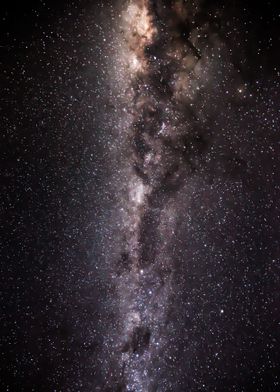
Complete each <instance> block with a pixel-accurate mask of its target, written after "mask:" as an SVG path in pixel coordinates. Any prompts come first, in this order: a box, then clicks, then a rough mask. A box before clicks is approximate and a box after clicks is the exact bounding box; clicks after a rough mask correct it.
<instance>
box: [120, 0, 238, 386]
mask: <svg viewBox="0 0 280 392" xmlns="http://www.w3.org/2000/svg"><path fill="white" fill-rule="evenodd" d="M122 6H123V10H122V12H121V15H120V19H121V20H120V29H121V33H120V38H119V39H118V48H119V50H118V51H117V53H116V58H115V61H116V62H117V63H118V65H119V67H120V68H117V69H115V72H114V73H113V75H114V76H113V77H115V78H116V79H118V80H119V86H121V88H123V89H124V91H125V95H124V96H123V108H122V109H123V114H122V122H121V123H120V125H119V128H118V131H119V133H120V134H123V135H124V136H122V137H124V140H125V144H126V148H127V151H126V160H127V162H128V163H127V167H126V172H125V170H124V173H126V174H125V176H124V178H125V180H124V184H125V185H126V189H124V191H123V193H122V194H121V200H122V201H121V202H120V210H121V211H122V218H121V219H120V224H119V231H120V233H121V235H122V236H123V249H122V250H121V253H120V256H119V258H118V261H117V263H116V271H117V272H116V274H115V276H114V273H113V279H114V280H115V281H116V291H117V295H118V302H119V303H118V305H117V308H118V317H119V322H118V324H119V326H118V332H117V335H118V337H115V339H114V345H115V351H116V358H115V361H116V362H117V363H118V366H120V369H121V370H120V381H119V382H120V384H119V385H120V388H121V390H127V391H139V392H142V391H143V392H144V391H156V390H161V391H167V390H171V389H172V385H171V384H170V385H169V384H168V383H166V384H165V385H164V386H161V387H157V385H158V382H159V380H158V379H159V377H160V374H163V372H164V371H165V366H166V365H165V358H164V357H165V355H166V353H167V352H168V346H169V345H170V343H171V342H170V340H171V338H170V336H168V333H167V331H166V330H167V324H168V317H169V311H170V309H169V308H170V303H171V301H172V299H174V295H175V294H174V292H176V283H175V282H174V280H173V272H172V271H173V270H174V268H175V265H174V260H173V259H174V257H173V256H172V246H173V243H174V241H173V240H172V237H174V233H175V228H176V222H175V220H176V214H178V213H179V211H180V207H179V205H178V204H176V203H178V198H176V194H178V193H179V191H180V189H181V188H182V187H184V186H185V185H186V184H188V179H190V178H191V177H192V176H193V175H194V174H195V173H196V171H197V170H200V168H199V165H198V162H199V163H200V166H201V160H202V159H205V155H206V154H207V150H208V149H209V144H210V142H209V138H210V137H211V135H210V132H209V120H208V118H207V116H208V113H207V110H209V109H208V108H205V106H206V105H207V100H204V102H203V99H201V94H200V90H201V89H202V90H203V89H204V90H206V91H207V92H208V93H209V90H210V89H211V87H209V85H210V84H211V81H212V79H213V76H214V75H213V74H214V72H216V70H213V69H211V66H212V67H213V64H214V66H215V67H216V60H214V62H212V63H211V58H210V59H209V57H210V56H211V53H210V52H211V50H213V47H212V48H209V42H210V43H211V46H214V52H215V47H216V51H217V52H218V53H219V55H218V56H219V58H221V55H220V53H222V54H223V56H225V57H226V56H227V55H228V54H227V51H226V49H223V43H222V41H221V40H220V38H219V36H218V33H217V30H216V29H215V26H213V24H212V25H210V26H209V20H207V18H205V16H202V15H201V8H200V2H194V3H192V4H190V3H185V2H183V1H177V2H161V1H144V0H143V1H140V0H139V1H136V0H134V1H130V2H127V3H124V4H122ZM212 55H213V53H212ZM218 61H219V60H218ZM221 61H223V60H221ZM122 69H123V73H122ZM227 72H228V73H229V77H231V78H232V81H233V82H234V85H235V88H236V89H237V87H238V86H239V88H241V85H242V84H241V79H240V77H239V76H238V75H237V72H235V71H234V69H233V68H231V67H230V66H228V71H227ZM116 93H117V94H118V96H121V94H122V93H121V92H120V91H116ZM210 94H212V92H211V91H210ZM201 101H202V102H201ZM205 112H206V113H205ZM202 167H203V165H202ZM206 167H207V165H206ZM170 358H171V357H170ZM155 363H156V365H155ZM158 388H160V389H158Z"/></svg>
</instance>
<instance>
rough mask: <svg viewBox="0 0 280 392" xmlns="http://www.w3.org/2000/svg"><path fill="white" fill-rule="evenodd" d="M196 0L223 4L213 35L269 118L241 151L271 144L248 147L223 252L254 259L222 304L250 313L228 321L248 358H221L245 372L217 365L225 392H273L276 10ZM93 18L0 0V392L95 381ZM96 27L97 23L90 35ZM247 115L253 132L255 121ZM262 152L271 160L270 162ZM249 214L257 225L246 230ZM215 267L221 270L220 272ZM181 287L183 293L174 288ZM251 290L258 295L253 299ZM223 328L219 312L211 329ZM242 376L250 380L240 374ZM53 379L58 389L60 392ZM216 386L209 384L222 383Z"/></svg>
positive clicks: (99, 128) (99, 35) (104, 132)
mask: <svg viewBox="0 0 280 392" xmlns="http://www.w3.org/2000/svg"><path fill="white" fill-rule="evenodd" d="M207 7H209V10H211V9H213V7H214V8H215V7H218V8H219V9H221V10H222V11H221V12H222V15H223V17H222V18H221V20H222V24H221V26H220V30H221V34H222V35H224V36H227V39H226V40H227V45H228V46H229V48H230V49H231V53H232V61H233V63H234V65H235V66H236V67H237V68H238V69H240V72H241V74H242V76H243V78H244V80H246V81H247V82H248V84H249V85H250V86H251V88H252V90H253V91H254V92H256V93H257V92H258V89H261V90H262V91H261V96H262V101H263V102H262V103H260V104H258V105H257V106H255V105H252V108H253V109H254V110H255V107H257V108H258V109H259V110H262V114H263V113H264V111H266V112H267V115H266V116H265V117H267V118H268V121H267V125H265V124H264V126H263V127H261V129H262V132H259V134H258V135H257V137H256V139H255V140H253V141H252V149H253V147H255V148H256V150H257V151H259V150H260V149H261V148H262V146H263V147H264V149H266V148H267V150H266V151H269V146H272V145H273V146H274V147H275V151H274V152H273V153H271V155H270V154H269V153H265V157H261V156H256V155H254V154H252V156H251V157H249V158H248V162H249V163H252V169H251V171H250V177H249V176H248V177H246V178H245V179H244V182H245V183H246V187H247V188H246V189H249V190H248V193H247V195H249V196H250V200H249V201H248V200H247V204H246V203H245V209H244V211H243V212H242V213H240V216H241V217H243V218H242V219H243V220H242V221H241V223H239V225H238V224H236V225H235V226H234V225H233V226H232V230H234V237H235V239H236V241H237V242H236V243H235V245H234V246H233V247H232V249H231V251H230V253H231V255H232V254H233V253H234V249H236V248H237V249H239V251H238V252H237V253H238V255H240V254H241V253H242V252H241V251H240V249H247V250H248V249H253V250H252V253H251V254H250V250H248V252H247V253H246V254H247V256H248V255H249V261H248V263H249V264H248V265H250V263H256V264H255V265H256V266H257V267H256V268H254V273H253V275H254V276H252V275H250V274H249V275H248V276H249V278H248V279H249V286H250V284H251V285H253V288H252V289H250V287H249V288H247V291H248V292H247V295H248V297H246V298H249V299H247V300H246V298H245V297H244V291H243V292H242V295H240V298H239V297H238V295H237V297H236V298H235V299H236V301H237V302H238V301H240V304H238V303H237V302H234V304H235V305H234V306H240V307H241V308H242V309H245V310H248V309H249V308H250V306H255V308H253V309H252V310H251V315H252V327H251V328H252V329H251V330H250V329H248V330H247V328H248V326H245V324H242V322H240V328H241V333H240V336H243V337H244V336H245V337H244V339H245V340H244V341H245V343H244V345H245V347H247V348H248V352H249V354H248V355H247V354H244V356H243V357H242V355H243V354H240V355H241V357H238V355H236V357H234V359H233V361H236V362H238V361H239V360H240V361H242V358H243V359H244V358H245V363H244V369H245V370H244V374H243V375H240V373H238V372H237V371H236V370H235V369H234V366H233V367H232V368H231V367H230V363H231V362H230V359H229V358H227V359H226V360H225V363H226V367H227V372H228V373H231V374H232V379H234V380H235V381H234V382H235V385H237V386H238V383H239V385H241V387H240V389H238V387H236V388H235V389H234V388H233V387H232V385H233V384H230V385H229V386H228V387H227V390H235V391H239V390H240V391H241V390H245V391H253V390H260V391H266V390H267V391H277V390H279V389H278V388H280V381H279V379H278V382H279V384H278V386H277V384H276V383H275V377H276V374H277V372H278V370H279V360H280V357H279V354H278V351H279V350H278V347H279V346H278V343H277V339H278V338H279V323H280V318H279V300H280V299H279V288H280V287H279V264H278V263H279V260H278V261H277V259H276V258H277V254H278V257H279V242H278V241H279V236H278V229H279V220H278V219H279V215H278V214H279V202H278V198H279V187H278V181H279V175H278V171H279V165H278V163H279V162H278V161H277V158H278V155H279V154H278V153H279V136H278V129H277V126H276V125H275V124H274V125H272V124H273V120H275V121H277V119H279V115H278V113H279V103H280V98H279V85H278V81H279V73H278V72H279V65H280V55H279V53H280V52H279V47H280V46H279V44H280V42H279V40H280V26H279V24H280V23H279V22H280V17H279V15H280V6H279V4H278V2H276V1H275V2H270V1H264V2H261V3H260V2H258V4H257V2H253V1H251V2H249V1H245V2H244V1H236V2H234V1H225V2H222V1H220V2H219V1H216V2H206V4H205V10H207ZM105 8H106V7H105ZM106 12H107V11H106V10H105V11H103V8H102V7H101V6H100V4H93V2H91V1H86V0H83V1H75V2H69V1H45V2H42V1H29V2H19V3H18V4H17V3H15V2H5V1H4V2H1V35H0V69H1V71H0V84H1V96H0V102H1V103H0V116H1V135H0V139H1V140H0V141H1V142H0V164H1V166H0V181H1V182H0V183H1V196H0V203H1V204H0V211H1V220H0V234H1V249H0V252H1V253H0V254H1V277H0V279H1V290H0V301H1V315H0V317H1V340H0V345H1V350H0V355H1V359H0V363H1V364H0V368H1V369H0V370H1V375H0V389H1V390H3V391H32V390H34V391H54V390H55V389H56V390H60V388H61V390H63V391H64V390H69V391H79V390H80V391H87V390H90V388H91V390H95V389H94V388H95V387H94V385H97V384H98V382H99V379H101V378H102V376H101V374H102V364H101V363H100V362H99V351H101V348H100V347H102V330H103V329H104V328H105V327H106V323H107V322H110V317H111V314H110V312H111V310H110V309H109V308H108V307H107V308H106V309H107V313H106V315H104V305H102V304H104V303H105V302H106V298H107V296H108V295H109V294H108V293H109V282H108V280H107V279H106V276H103V275H102V276H100V275H99V274H100V272H98V271H97V270H96V268H95V266H96V265H98V260H99V257H101V252H102V246H101V245H100V244H101V243H102V237H101V234H100V233H101V231H102V229H104V225H106V219H107V218H106V214H107V211H108V210H110V208H111V206H112V204H113V202H114V199H113V197H111V196H110V195H108V193H107V191H106V189H107V188H106V178H107V168H106V161H107V160H108V159H110V154H109V149H108V145H109V142H110V132H111V131H110V128H109V126H108V125H107V121H106V113H105V111H104V108H106V105H107V97H106V75H104V74H103V73H102V69H103V68H104V67H103V63H102V56H101V55H100V53H102V39H103V36H104V34H105V35H106V29H108V30H109V29H110V24H109V23H106V20H107V19H106V15H107V14H106ZM95 24H101V25H102V26H103V32H100V31H101V30H100V29H99V28H98V27H96V25H95ZM233 24H234V25H239V26H242V28H241V29H240V30H238V31H236V34H237V35H238V36H240V37H241V41H242V42H243V44H242V47H241V48H240V46H238V42H240V39H236V36H235V35H234V34H227V32H228V31H231V29H232V27H231V26H232V25H233ZM242 38H244V39H242ZM245 38H246V39H247V42H246V40H245ZM244 59H245V61H244ZM256 80H258V81H259V84H260V87H259V86H257V85H256ZM260 108H262V109H260ZM277 115H278V117H277ZM262 118H264V116H263V117H262ZM248 121H249V123H250V127H251V128H253V127H254V124H255V123H254V120H252V119H251V118H249V119H248ZM266 130H267V133H266V134H265V135H266V136H265V137H264V136H263V135H264V133H263V132H266ZM246 143H247V144H248V140H247V142H246ZM277 148H278V149H277ZM272 155H275V159H274V160H271V159H270V158H271V156H272ZM260 166H261V168H262V169H260ZM258 170H260V172H258ZM272 172H274V173H275V174H272ZM258 173H261V174H260V175H259V174H258ZM255 175H256V178H257V179H256V180H255V179H254V176H255ZM237 193H238V192H237ZM244 197H245V199H246V195H245V196H244ZM201 198H202V200H204V201H205V205H207V203H210V201H209V200H206V199H207V194H203V188H201ZM234 200H237V205H238V206H240V205H241V204H242V203H243V204H244V201H240V200H239V201H238V194H236V196H235V199H234ZM194 203H195V201H194ZM238 203H239V204H238ZM230 211H231V213H232V214H238V211H240V208H239V207H230ZM218 213H219V212H217V214H218ZM245 216H246V217H247V218H244V217H245ZM264 217H265V219H266V220H265V221H264V219H263V218H264ZM197 219H198V220H199V219H200V224H201V222H202V221H203V216H201V217H200V218H199V214H198V215H197ZM233 221H234V220H233ZM252 222H253V223H254V225H255V227H256V230H255V232H254V233H252ZM265 222H266V223H265ZM235 223H236V222H235ZM205 225H206V223H205ZM208 225H209V222H207V227H208ZM192 230H195V223H194V225H193V226H192V229H188V228H186V227H185V228H184V230H183V232H184V233H188V235H189V238H192ZM240 233H242V235H241V234H240ZM247 233H249V234H248V235H247ZM212 239H213V241H214V242H215V243H216V246H219V241H221V239H220V238H218V237H215V235H214V234H213V237H212ZM181 240H182V241H183V239H181ZM193 241H194V243H195V236H194V237H193ZM242 241H243V242H242ZM244 241H245V245H244ZM252 244H253V245H252ZM259 244H262V247H261V248H262V250H260V248H259V247H258V245H259ZM194 246H195V245H194ZM183 249H184V248H183ZM185 252H187V250H186V251H185ZM237 259H238V257H237ZM267 260H271V262H270V263H269V264H268V265H269V271H268V270H267V268H266V267H267V264H266V267H265V268H264V263H265V261H267ZM272 260H275V261H274V262H272ZM193 268H194V267H193ZM189 269H190V270H191V269H192V265H189ZM244 270H246V266H245V267H244V265H241V264H238V260H237V261H236V264H235V267H234V271H231V276H232V274H235V276H236V280H235V284H236V287H237V288H238V287H240V286H238V285H239V284H240V285H243V284H244V282H238V279H237V277H238V275H239V274H243V276H244ZM195 273H198V271H196V272H195ZM202 273H203V272H202ZM223 273H224V270H223V272H222V273H221V275H222V276H223ZM101 274H102V272H101ZM267 274H268V275H267ZM179 275H180V274H179V273H178V276H179ZM178 280H180V279H179V277H178ZM223 281H226V276H225V277H223ZM96 282H98V283H96ZM254 282H257V283H256V284H255V285H254ZM178 285H180V281H178ZM190 285H191V282H189V286H188V287H190ZM184 295H185V296H187V295H190V293H189V292H187V291H186V293H185V294H182V297H184ZM258 295H259V300H256V301H255V302H254V301H253V298H255V297H256V296H258ZM242 301H244V302H242ZM244 303H245V304H244ZM100 304H101V305H100ZM242 304H243V305H242ZM232 306H233V305H232ZM245 310H244V312H243V314H245V313H246V311H245ZM102 312H103V313H102ZM248 317H249V316H248ZM249 319H250V317H249ZM235 322H236V321H235ZM209 323H210V321H209ZM207 325H209V324H207ZM258 326H259V328H260V330H259V331H257V330H256V328H257V327H258ZM202 327H203V324H201V328H202ZM205 328H207V326H206V327H205ZM233 330H234V331H233V332H232V333H233V335H234V336H235V340H234V339H233V343H232V344H233V345H234V344H235V342H236V336H238V332H236V328H235V327H234V328H233ZM93 331H94V332H93ZM230 331H231V324H230V320H229V321H228V324H227V325H226V326H225V331H224V333H225V334H230ZM269 334H270V335H269ZM254 337H255V338H256V341H257V342H258V346H257V348H256V349H255V348H254V346H252V344H251V343H252V340H253V339H254ZM186 339H187V338H186ZM241 339H242V338H241ZM262 339H263V340H262ZM182 340H183V341H184V338H182ZM254 351H256V353H257V354H256V355H257V358H255V357H254V355H255V354H254ZM229 353H230V350H229ZM242 353H243V351H242ZM203 355H204V354H203V351H202V354H201V357H203ZM207 355H208V354H207V350H206V357H207ZM225 355H227V353H225ZM200 366H202V367H203V366H207V362H205V363H203V361H201V362H200ZM213 369H214V368H213ZM213 369H212V371H213ZM246 369H249V370H248V373H246ZM260 369H262V372H261V373H260V372H259V370H260ZM196 371H197V372H198V373H199V370H196ZM254 372H255V380H253V378H250V377H252V374H253V373H254ZM209 374H210V376H211V374H212V373H211V372H210V373H209ZM217 374H219V373H217ZM205 379H206V380H207V377H206V378H205ZM66 380H67V381H66ZM252 380H253V381H252ZM209 382H210V381H209ZM62 385H71V386H70V387H68V388H69V389H66V387H65V389H64V388H63V387H62ZM186 385H187V384H186ZM217 385H218V383H217V384H216V386H213V387H212V389H209V391H210V390H211V391H213V390H218V391H222V390H225V389H219V388H222V387H221V386H219V385H218V386H217ZM256 385H259V386H260V389H256ZM214 388H217V389H214ZM230 388H232V389H230ZM242 388H243V389H242ZM96 390H97V389H96ZM194 390H197V391H198V390H200V389H194ZM182 392H183V391H182Z"/></svg>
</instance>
